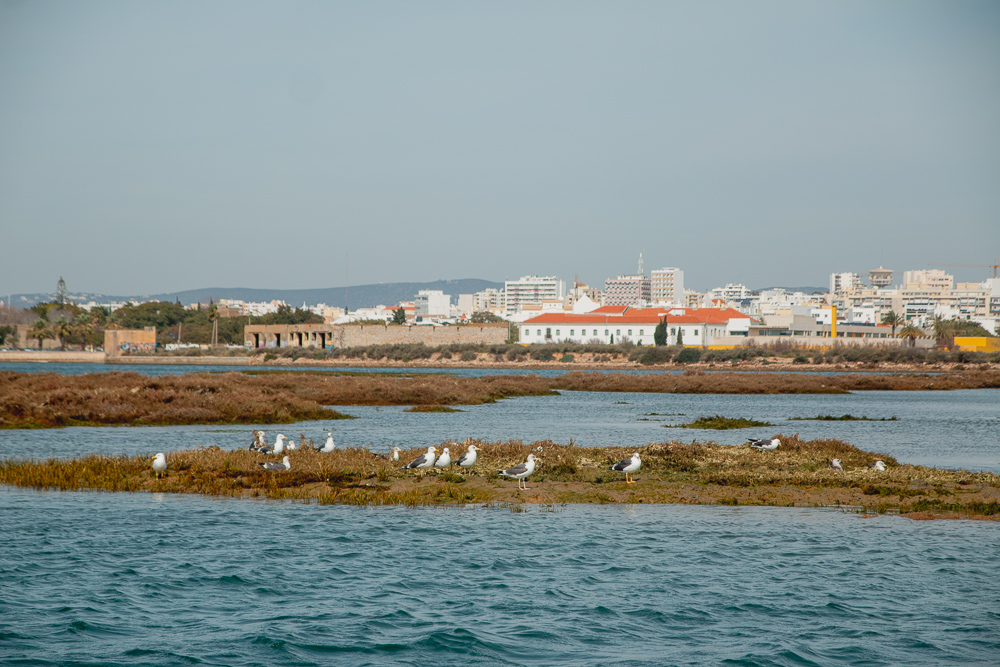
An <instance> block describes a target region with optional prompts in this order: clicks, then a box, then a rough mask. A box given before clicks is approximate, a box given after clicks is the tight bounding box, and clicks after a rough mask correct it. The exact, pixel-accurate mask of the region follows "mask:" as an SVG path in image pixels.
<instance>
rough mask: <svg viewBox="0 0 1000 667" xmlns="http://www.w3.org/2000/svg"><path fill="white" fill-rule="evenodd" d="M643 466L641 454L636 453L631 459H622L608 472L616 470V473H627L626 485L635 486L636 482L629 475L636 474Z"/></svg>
mask: <svg viewBox="0 0 1000 667" xmlns="http://www.w3.org/2000/svg"><path fill="white" fill-rule="evenodd" d="M641 465H642V460H640V459H639V452H636V453H634V454H632V457H631V458H628V459H622V460H621V461H619V462H618V463H616V464H614V465H613V466H611V467H610V468H608V470H614V471H616V472H623V473H625V483H626V484H635V480H634V479H629V475H630V474H631V473H634V472H635V471H636V470H638V469H639V466H641Z"/></svg>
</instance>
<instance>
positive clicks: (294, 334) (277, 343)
mask: <svg viewBox="0 0 1000 667" xmlns="http://www.w3.org/2000/svg"><path fill="white" fill-rule="evenodd" d="M508 335H509V333H508V330H507V324H506V323H505V322H501V323H498V324H462V325H455V326H440V327H435V326H418V325H410V324H407V325H400V324H338V325H333V324H250V325H247V326H245V327H243V340H244V343H245V344H246V346H247V347H251V348H254V347H288V346H294V347H337V348H341V347H367V346H369V345H395V344H399V343H406V344H420V343H423V344H424V345H427V346H430V347H436V346H438V345H452V344H455V343H472V344H476V345H495V344H502V343H504V342H506V340H507V337H508Z"/></svg>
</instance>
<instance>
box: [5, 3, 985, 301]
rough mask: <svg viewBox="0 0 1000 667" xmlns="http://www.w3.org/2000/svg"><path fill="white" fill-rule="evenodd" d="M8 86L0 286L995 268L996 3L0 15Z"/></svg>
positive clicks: (231, 8)
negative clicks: (670, 270)
mask: <svg viewBox="0 0 1000 667" xmlns="http://www.w3.org/2000/svg"><path fill="white" fill-rule="evenodd" d="M0 90H3V91H4V94H3V95H0V228H2V230H3V236H2V241H0V294H2V295H4V296H5V295H6V294H8V293H15V294H16V293H34V292H48V291H51V290H53V289H54V286H55V283H56V280H58V278H59V277H60V276H62V277H63V278H65V279H66V281H67V283H68V285H69V287H70V289H71V290H72V291H74V292H95V293H103V294H157V293H169V292H179V291H184V290H190V289H199V288H205V287H214V286H226V285H229V286H234V287H235V286H239V287H246V288H259V289H313V288H332V287H340V286H343V285H344V284H345V283H349V284H358V285H360V284H373V283H379V282H429V281H435V280H439V279H456V278H459V277H470V278H480V279H484V280H491V281H496V282H502V281H503V280H504V279H506V278H509V279H515V278H518V277H519V276H521V275H525V274H537V275H552V274H555V275H558V276H559V277H560V278H562V279H564V280H566V281H567V282H570V281H572V279H573V276H574V274H579V277H580V279H581V280H582V281H583V282H586V283H588V284H591V285H594V286H602V285H603V281H604V279H605V278H608V277H613V276H615V275H617V274H619V273H632V272H634V271H635V269H636V261H637V259H638V253H639V252H640V251H641V252H643V255H644V259H645V268H646V272H647V273H648V272H649V271H650V270H651V269H655V268H660V267H664V266H677V267H680V268H681V269H683V270H684V272H685V283H686V285H687V286H689V287H692V288H694V289H698V290H702V291H703V290H705V289H708V288H711V287H714V286H719V285H724V284H725V283H727V282H742V283H745V284H747V285H748V286H750V287H760V286H765V285H804V286H822V285H825V284H826V282H827V280H828V277H829V274H830V273H831V272H834V271H855V272H858V273H861V274H865V273H867V271H868V270H869V269H872V268H875V267H877V266H879V265H880V264H883V265H884V266H886V267H888V268H892V269H894V270H895V271H896V274H895V276H894V277H895V278H896V280H897V281H898V280H899V278H900V277H901V275H902V272H903V271H905V270H910V269H922V268H931V267H929V266H928V264H930V263H936V262H940V263H965V264H970V263H975V264H985V263H992V262H993V261H994V258H995V257H997V256H998V255H1000V188H998V187H997V184H998V183H1000V120H998V119H1000V4H997V3H995V2H971V1H955V2H947V3H941V2H926V1H924V2H920V1H913V2H910V1H899V0H887V1H885V2H880V3H867V2H860V1H848V2H836V3H832V2H827V3H806V4H804V3H797V2H792V1H787V2H760V3H752V4H747V3H738V2H732V1H726V2H705V3H681V2H635V3H628V4H624V5H622V4H611V3H598V2H588V3H569V2H548V3H530V2H509V3H493V4H490V3H477V4H465V3H454V2H428V3H419V4H407V3H401V2H374V3H346V2H299V3H294V4H279V3H266V2H233V1H232V0H220V1H219V2H214V3H198V2H191V1H179V2H173V3H127V2H121V1H114V2H109V1H86V2H80V3H53V2H14V1H10V0H0ZM347 255H349V260H348V266H346V267H345V256H347ZM937 268H944V269H945V270H947V271H948V272H950V273H953V274H954V275H955V276H956V279H957V280H959V281H971V280H975V281H980V280H983V279H985V278H986V277H989V276H990V275H992V272H991V271H990V270H989V269H986V268H967V267H937Z"/></svg>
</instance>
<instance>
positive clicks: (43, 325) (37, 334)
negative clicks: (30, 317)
mask: <svg viewBox="0 0 1000 667" xmlns="http://www.w3.org/2000/svg"><path fill="white" fill-rule="evenodd" d="M29 331H30V333H29V336H28V338H35V339H37V340H38V349H39V350H40V349H42V341H43V340H45V339H46V338H52V332H51V331H50V330H49V323H48V322H46V321H45V320H43V319H42V318H40V317H39V318H38V319H37V320H35V322H34V323H33V324H32V325H31V329H30V330H29Z"/></svg>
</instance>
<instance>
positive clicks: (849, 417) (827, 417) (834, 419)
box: [788, 414, 899, 422]
mask: <svg viewBox="0 0 1000 667" xmlns="http://www.w3.org/2000/svg"><path fill="white" fill-rule="evenodd" d="M788 420H789V421H820V422H852V421H853V422H894V421H899V417H882V418H873V417H865V416H861V417H855V416H854V415H850V414H848V415H841V416H840V417H834V416H833V415H817V416H815V417H789V418H788Z"/></svg>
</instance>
